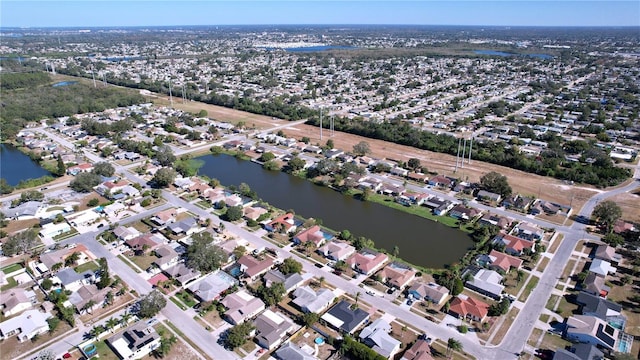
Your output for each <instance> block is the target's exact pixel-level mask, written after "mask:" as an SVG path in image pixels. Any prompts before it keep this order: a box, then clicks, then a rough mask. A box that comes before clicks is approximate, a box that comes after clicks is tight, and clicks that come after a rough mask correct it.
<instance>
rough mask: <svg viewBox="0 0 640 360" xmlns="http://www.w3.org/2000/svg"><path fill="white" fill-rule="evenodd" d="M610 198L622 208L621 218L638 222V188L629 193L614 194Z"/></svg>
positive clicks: (639, 204)
mask: <svg viewBox="0 0 640 360" xmlns="http://www.w3.org/2000/svg"><path fill="white" fill-rule="evenodd" d="M610 200H613V201H615V203H616V204H618V205H619V206H620V208H622V214H623V216H622V218H623V219H625V220H627V221H632V222H636V223H637V222H640V188H638V189H636V190H635V191H634V192H631V193H624V194H620V195H616V196H614V197H613V198H611V199H610Z"/></svg>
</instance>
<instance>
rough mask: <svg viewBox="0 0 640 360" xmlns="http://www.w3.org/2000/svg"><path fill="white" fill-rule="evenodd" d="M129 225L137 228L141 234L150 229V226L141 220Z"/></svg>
mask: <svg viewBox="0 0 640 360" xmlns="http://www.w3.org/2000/svg"><path fill="white" fill-rule="evenodd" d="M129 226H130V227H132V228H134V229H136V230H138V231H139V232H140V233H142V234H144V233H147V232H149V231H151V226H149V225H147V224H145V223H143V222H142V221H136V222H134V223H133V224H130V225H129Z"/></svg>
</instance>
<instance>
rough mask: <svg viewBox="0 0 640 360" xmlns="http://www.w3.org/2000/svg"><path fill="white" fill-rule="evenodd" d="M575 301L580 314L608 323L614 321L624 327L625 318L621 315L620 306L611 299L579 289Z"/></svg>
mask: <svg viewBox="0 0 640 360" xmlns="http://www.w3.org/2000/svg"><path fill="white" fill-rule="evenodd" d="M576 303H577V304H578V305H580V313H581V314H582V315H591V316H595V317H597V318H600V319H602V320H604V321H606V322H608V323H610V324H611V323H616V324H618V325H621V326H620V327H621V328H622V329H624V324H625V323H626V318H625V317H624V316H623V315H622V306H621V305H619V304H617V303H614V302H613V301H610V300H606V299H603V298H601V297H599V296H596V295H592V294H589V293H586V292H584V291H581V292H580V293H579V294H578V296H577V297H576Z"/></svg>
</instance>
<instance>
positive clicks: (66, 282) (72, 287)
mask: <svg viewBox="0 0 640 360" xmlns="http://www.w3.org/2000/svg"><path fill="white" fill-rule="evenodd" d="M95 281H96V275H95V273H94V272H93V271H91V270H87V271H85V272H83V273H81V274H78V273H77V272H75V270H73V269H70V268H65V269H62V270H60V271H58V273H57V274H56V276H55V277H53V283H54V284H61V285H62V287H63V288H64V289H65V290H69V291H71V292H73V291H78V289H80V288H81V287H82V286H83V285H88V284H92V283H93V282H95Z"/></svg>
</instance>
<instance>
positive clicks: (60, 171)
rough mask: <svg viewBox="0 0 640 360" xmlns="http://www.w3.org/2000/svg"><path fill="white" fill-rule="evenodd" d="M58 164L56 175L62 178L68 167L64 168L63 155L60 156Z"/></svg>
mask: <svg viewBox="0 0 640 360" xmlns="http://www.w3.org/2000/svg"><path fill="white" fill-rule="evenodd" d="M57 162H58V168H57V170H56V173H57V174H58V176H62V175H64V173H65V172H67V167H66V166H64V161H62V155H60V154H58V159H57Z"/></svg>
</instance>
